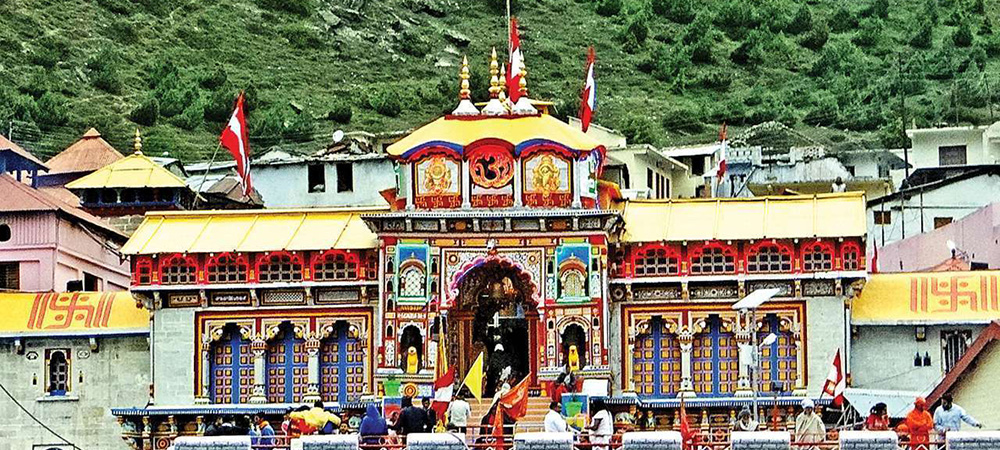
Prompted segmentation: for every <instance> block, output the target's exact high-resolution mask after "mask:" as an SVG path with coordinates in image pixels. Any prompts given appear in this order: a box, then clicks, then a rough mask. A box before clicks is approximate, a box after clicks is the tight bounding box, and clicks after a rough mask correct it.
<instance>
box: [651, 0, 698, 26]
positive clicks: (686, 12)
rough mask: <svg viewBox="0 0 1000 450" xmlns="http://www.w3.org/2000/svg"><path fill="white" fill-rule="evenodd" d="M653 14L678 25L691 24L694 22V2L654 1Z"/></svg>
mask: <svg viewBox="0 0 1000 450" xmlns="http://www.w3.org/2000/svg"><path fill="white" fill-rule="evenodd" d="M652 7H653V12H654V13H656V14H658V15H660V16H662V17H664V18H666V19H668V20H670V21H672V22H676V23H682V24H683V23H690V22H691V21H692V20H694V17H695V11H694V2H693V1H692V0H652Z"/></svg>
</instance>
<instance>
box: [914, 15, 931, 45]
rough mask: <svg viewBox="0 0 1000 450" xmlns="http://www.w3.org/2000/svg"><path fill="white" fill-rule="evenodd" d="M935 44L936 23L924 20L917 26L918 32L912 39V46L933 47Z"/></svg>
mask: <svg viewBox="0 0 1000 450" xmlns="http://www.w3.org/2000/svg"><path fill="white" fill-rule="evenodd" d="M933 45H934V24H933V23H932V22H931V21H930V20H924V21H922V22H921V23H920V25H919V28H917V33H916V34H914V35H913V37H912V38H911V39H910V46H912V47H915V48H931V46H933Z"/></svg>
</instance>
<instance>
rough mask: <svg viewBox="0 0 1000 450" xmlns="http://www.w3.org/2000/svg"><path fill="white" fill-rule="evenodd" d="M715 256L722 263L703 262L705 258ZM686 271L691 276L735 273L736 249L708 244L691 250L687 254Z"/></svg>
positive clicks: (718, 243)
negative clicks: (719, 257) (719, 258)
mask: <svg viewBox="0 0 1000 450" xmlns="http://www.w3.org/2000/svg"><path fill="white" fill-rule="evenodd" d="M709 255H711V256H712V257H713V259H714V257H715V256H716V255H718V256H721V257H722V261H721V262H718V261H714V262H713V261H705V259H704V258H705V257H706V256H709ZM688 268H689V269H688V270H689V273H690V274H691V275H719V274H732V273H736V249H735V248H734V247H733V246H732V245H726V244H723V243H721V242H709V243H706V244H703V245H700V246H696V247H694V248H692V249H691V250H690V251H689V252H688Z"/></svg>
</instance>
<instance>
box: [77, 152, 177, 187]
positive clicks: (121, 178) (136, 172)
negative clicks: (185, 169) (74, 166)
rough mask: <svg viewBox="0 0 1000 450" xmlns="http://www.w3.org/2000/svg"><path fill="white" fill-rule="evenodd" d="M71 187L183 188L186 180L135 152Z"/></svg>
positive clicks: (79, 180) (81, 179)
mask: <svg viewBox="0 0 1000 450" xmlns="http://www.w3.org/2000/svg"><path fill="white" fill-rule="evenodd" d="M66 187H67V188H69V189H99V188H183V187H187V185H186V184H184V180H182V179H180V178H179V177H177V175H174V174H173V173H172V172H170V171H169V170H167V169H164V168H163V166H161V165H159V164H157V163H156V162H154V161H153V160H151V159H149V158H147V157H146V155H143V154H142V153H133V154H131V155H129V156H126V157H125V158H122V159H119V160H118V161H115V162H113V163H111V164H108V165H106V166H104V167H102V168H100V169H97V170H96V171H94V172H93V173H91V174H90V175H87V176H85V177H83V178H80V179H78V180H76V181H73V182H72V183H69V184H67V185H66Z"/></svg>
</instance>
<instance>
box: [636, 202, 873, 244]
mask: <svg viewBox="0 0 1000 450" xmlns="http://www.w3.org/2000/svg"><path fill="white" fill-rule="evenodd" d="M622 215H623V216H624V219H625V233H624V235H623V236H622V241H624V242H656V241H704V240H715V239H720V240H728V239H740V240H749V239H771V238H776V239H786V238H787V239H790V238H839V237H858V236H864V235H865V232H866V228H865V227H866V225H865V198H864V194H862V193H860V192H848V193H841V194H816V195H796V196H778V197H752V198H711V199H686V200H677V199H671V200H631V201H627V202H624V205H623V207H622Z"/></svg>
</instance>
